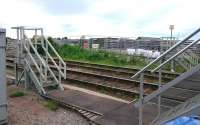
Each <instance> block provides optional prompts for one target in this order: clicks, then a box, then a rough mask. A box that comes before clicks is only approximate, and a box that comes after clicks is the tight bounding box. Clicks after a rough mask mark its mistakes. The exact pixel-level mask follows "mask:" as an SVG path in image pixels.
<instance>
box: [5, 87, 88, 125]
mask: <svg viewBox="0 0 200 125" xmlns="http://www.w3.org/2000/svg"><path fill="white" fill-rule="evenodd" d="M19 90H20V91H24V90H23V89H21V88H18V87H16V86H15V85H9V86H8V95H10V94H11V93H13V92H15V91H19ZM26 93H27V95H25V96H23V97H15V98H10V97H8V113H9V116H8V119H9V124H8V125H89V123H88V122H87V120H85V119H84V118H83V117H81V116H80V115H79V114H77V113H75V112H72V111H68V110H65V109H63V108H59V109H58V110H56V111H50V110H49V109H47V108H46V107H45V106H44V103H45V102H44V100H41V99H39V97H38V95H37V94H35V93H34V92H30V91H29V92H26Z"/></svg>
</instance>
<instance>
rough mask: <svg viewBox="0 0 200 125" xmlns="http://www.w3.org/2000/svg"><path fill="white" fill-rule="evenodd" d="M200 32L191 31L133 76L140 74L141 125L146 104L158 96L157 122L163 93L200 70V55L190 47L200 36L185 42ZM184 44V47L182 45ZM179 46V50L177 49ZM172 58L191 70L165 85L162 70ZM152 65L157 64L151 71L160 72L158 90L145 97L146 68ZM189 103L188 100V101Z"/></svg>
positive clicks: (138, 104)
mask: <svg viewBox="0 0 200 125" xmlns="http://www.w3.org/2000/svg"><path fill="white" fill-rule="evenodd" d="M199 32H200V28H199V29H197V30H196V31H194V32H193V33H191V34H190V35H189V36H188V37H186V38H185V39H184V40H182V41H179V42H178V43H176V44H175V45H173V46H172V47H171V48H169V49H168V50H167V51H165V52H164V53H163V54H161V55H160V56H159V57H158V58H157V59H155V60H153V61H152V62H151V63H149V64H148V65H147V66H145V67H144V68H142V69H141V70H140V71H139V72H137V73H136V74H135V75H134V76H132V77H131V78H136V77H137V76H139V75H140V98H139V101H138V102H137V103H136V104H135V105H136V106H139V125H142V124H143V115H142V114H143V106H144V104H146V103H148V102H149V101H151V100H152V99H154V98H158V102H157V103H158V115H157V117H156V118H155V119H154V121H153V123H156V122H157V121H158V120H160V118H161V117H160V116H161V99H162V98H161V95H162V93H164V92H165V91H167V90H168V89H170V88H172V87H174V86H175V85H177V84H179V83H180V82H181V81H183V80H184V79H186V78H188V77H190V76H191V75H193V74H194V73H196V72H198V71H199V70H200V65H198V64H199V57H198V56H197V55H195V54H194V53H193V52H191V51H190V50H189V48H190V47H191V46H193V45H195V44H197V43H198V42H199V41H200V38H196V40H194V41H193V42H191V43H190V44H189V45H185V44H184V43H185V42H187V41H188V40H189V39H191V38H194V36H195V35H197V34H198V33H199ZM182 46H183V47H182ZM177 48H179V50H178V51H177ZM172 60H175V61H178V62H180V64H181V66H183V67H184V68H185V69H186V70H189V71H187V72H185V73H184V74H182V75H181V76H179V77H177V78H176V79H174V80H172V81H170V82H169V83H166V84H165V85H162V70H163V68H164V66H165V65H166V64H168V63H169V62H171V61H172ZM159 61H160V62H162V63H160V64H156V63H157V62H159ZM152 66H157V67H156V68H154V69H153V70H152V71H151V72H152V73H154V72H156V71H157V70H159V72H158V75H159V76H158V78H159V79H158V86H159V87H158V90H157V91H155V92H153V93H152V94H150V95H147V96H145V97H144V85H143V81H144V72H145V71H146V70H149V69H152ZM186 103H187V102H186Z"/></svg>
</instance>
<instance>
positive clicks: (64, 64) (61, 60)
mask: <svg viewBox="0 0 200 125" xmlns="http://www.w3.org/2000/svg"><path fill="white" fill-rule="evenodd" d="M43 38H44V39H45V41H46V42H47V44H48V46H49V47H50V48H51V50H53V52H54V54H55V55H56V56H57V57H58V59H59V61H60V62H61V63H62V65H63V67H64V72H63V73H62V75H63V77H64V78H66V63H65V62H64V60H63V59H62V58H61V57H60V55H59V54H58V52H57V51H56V50H55V48H54V47H53V46H52V45H51V43H50V42H49V40H48V39H47V38H46V37H44V36H43ZM51 60H52V59H51ZM54 62H55V61H54V60H53V63H54ZM54 65H55V64H54ZM56 67H57V68H58V69H59V70H60V68H59V67H58V65H57V64H56ZM61 72H62V71H61Z"/></svg>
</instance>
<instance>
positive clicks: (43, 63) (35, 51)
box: [24, 35, 46, 67]
mask: <svg viewBox="0 0 200 125" xmlns="http://www.w3.org/2000/svg"><path fill="white" fill-rule="evenodd" d="M24 37H25V38H26V39H27V41H28V43H29V45H30V46H31V48H32V49H33V51H34V53H35V54H36V56H37V57H38V58H39V60H40V62H41V63H42V65H43V66H44V67H46V64H45V62H44V60H43V59H42V58H41V56H40V55H39V53H38V52H37V50H36V49H35V47H34V46H33V44H32V42H31V41H30V39H29V38H28V37H27V36H26V35H24Z"/></svg>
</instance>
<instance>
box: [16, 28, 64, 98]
mask: <svg viewBox="0 0 200 125" xmlns="http://www.w3.org/2000/svg"><path fill="white" fill-rule="evenodd" d="M13 29H16V30H17V38H18V53H17V56H16V57H17V60H16V68H15V69H16V81H17V83H19V82H20V80H21V78H20V77H19V75H21V76H24V79H25V87H30V86H31V83H33V84H34V85H35V86H36V88H37V89H38V91H39V93H41V94H46V93H47V92H46V90H45V87H48V86H56V85H57V86H58V87H59V88H60V90H64V88H63V86H62V84H61V80H62V78H64V79H65V78H66V64H65V62H64V61H63V59H62V58H61V57H60V56H59V54H58V53H57V51H56V50H55V48H54V47H53V46H52V45H51V43H50V42H49V41H48V39H46V38H45V36H44V34H43V29H42V28H25V27H13ZM27 30H29V31H33V32H34V33H35V35H34V36H33V39H30V38H28V37H27V35H26V33H25V32H26V31H27ZM39 32H40V35H38V34H39ZM39 48H40V49H41V50H42V51H43V53H39V52H38V49H39ZM49 50H51V52H49ZM55 58H56V60H55ZM49 62H52V63H53V64H49ZM20 64H23V67H24V68H23V69H24V71H23V72H20V71H18V70H17V69H18V68H17V66H18V65H20ZM50 65H51V67H50ZM52 67H53V68H54V69H52ZM19 73H20V74H19Z"/></svg>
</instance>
